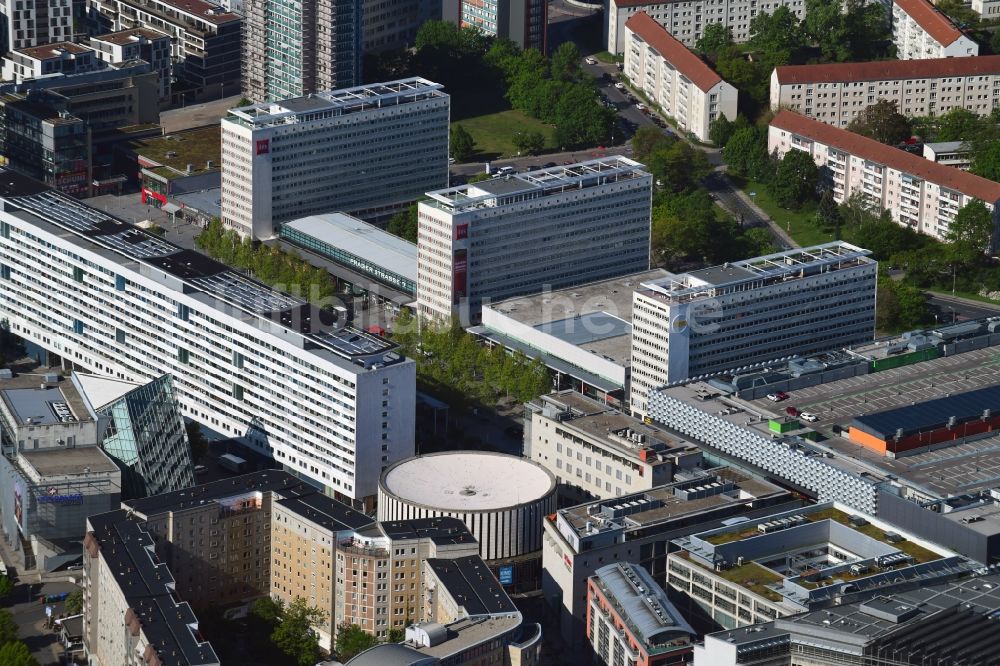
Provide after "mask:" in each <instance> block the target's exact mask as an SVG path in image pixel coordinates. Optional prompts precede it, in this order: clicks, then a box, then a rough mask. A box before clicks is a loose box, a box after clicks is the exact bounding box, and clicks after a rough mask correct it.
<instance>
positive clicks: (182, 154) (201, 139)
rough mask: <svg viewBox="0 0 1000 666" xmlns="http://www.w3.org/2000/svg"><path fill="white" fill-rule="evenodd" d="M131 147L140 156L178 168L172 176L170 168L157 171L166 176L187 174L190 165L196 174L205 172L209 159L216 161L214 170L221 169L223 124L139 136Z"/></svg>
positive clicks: (175, 176)
mask: <svg viewBox="0 0 1000 666" xmlns="http://www.w3.org/2000/svg"><path fill="white" fill-rule="evenodd" d="M129 147H130V148H131V149H132V150H133V151H135V154H136V155H141V156H142V157H144V158H146V159H148V160H152V161H154V162H158V163H159V164H162V165H164V166H167V167H171V168H172V169H174V170H176V171H174V172H173V173H172V175H171V172H170V171H169V170H167V169H160V170H157V171H156V173H158V174H160V175H162V176H164V177H166V178H171V177H172V178H177V177H180V176H182V175H185V172H186V171H187V165H188V164H190V165H191V173H192V174H197V173H204V172H205V171H209V168H208V162H209V161H211V162H212V165H213V166H212V169H218V168H219V167H220V165H221V163H222V127H221V126H220V125H211V126H209V127H199V128H197V129H193V130H187V131H184V132H175V133H173V134H168V135H165V136H158V137H153V138H149V139H137V140H135V141H132V142H130V143H129Z"/></svg>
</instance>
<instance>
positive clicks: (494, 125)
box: [453, 109, 556, 161]
mask: <svg viewBox="0 0 1000 666" xmlns="http://www.w3.org/2000/svg"><path fill="white" fill-rule="evenodd" d="M453 124H459V125H461V126H462V127H464V128H465V129H466V131H467V132H468V133H469V134H471V135H472V139H473V141H475V150H476V153H475V156H474V159H478V160H482V161H487V160H495V159H497V158H499V157H515V156H516V155H517V148H515V147H514V134H515V133H516V132H527V131H537V132H541V133H542V136H544V137H545V150H546V151H551V150H554V149H555V148H556V144H555V138H554V134H555V129H554V128H553V127H552V126H551V125H546V124H545V123H543V122H541V121H540V120H535V119H534V118H530V117H528V116H526V115H525V114H523V113H522V112H520V111H517V110H516V109H507V110H505V111H496V112H493V113H486V114H483V115H479V116H473V117H470V118H465V119H464V120H461V121H458V122H457V123H453Z"/></svg>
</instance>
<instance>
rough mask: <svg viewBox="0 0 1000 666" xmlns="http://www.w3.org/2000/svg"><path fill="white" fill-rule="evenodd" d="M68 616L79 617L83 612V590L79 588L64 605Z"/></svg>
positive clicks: (71, 593) (70, 594)
mask: <svg viewBox="0 0 1000 666" xmlns="http://www.w3.org/2000/svg"><path fill="white" fill-rule="evenodd" d="M63 608H64V609H65V610H66V614H67V615H79V614H80V613H82V612H83V590H81V589H80V588H77V589H75V590H73V591H72V592H70V593H69V596H68V597H66V602H65V603H64V604H63Z"/></svg>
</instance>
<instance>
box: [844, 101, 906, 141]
mask: <svg viewBox="0 0 1000 666" xmlns="http://www.w3.org/2000/svg"><path fill="white" fill-rule="evenodd" d="M847 129H848V130H850V131H851V132H855V133H857V134H860V135H862V136H867V137H868V138H870V139H875V140H876V141H878V142H880V143H884V144H887V145H890V146H895V145H897V144H899V143H901V142H903V141H906V140H907V139H909V138H910V136H911V134H912V133H913V129H912V127H911V125H910V121H909V120H908V119H907V118H906V116H904V115H903V114H901V113H900V112H899V107H898V106H897V104H896V102H890V101H889V100H887V99H880V100H878V101H877V102H875V103H874V104H872V105H870V106H868V107H867V108H866V109H865V110H864V111H862V112H861V113H859V114H858V115H857V116H855V117H854V120H852V121H851V124H850V125H848V126H847Z"/></svg>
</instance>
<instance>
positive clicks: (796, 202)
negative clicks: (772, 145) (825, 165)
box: [768, 150, 819, 210]
mask: <svg viewBox="0 0 1000 666" xmlns="http://www.w3.org/2000/svg"><path fill="white" fill-rule="evenodd" d="M818 183H819V170H818V169H817V168H816V163H815V162H814V161H813V159H812V157H811V156H810V155H809V154H808V153H806V152H805V151H802V150H789V151H788V152H787V153H785V156H784V157H782V158H781V161H780V162H778V168H777V170H776V171H775V173H774V178H772V179H771V181H770V182H769V183H768V187H769V189H770V192H771V196H773V197H774V200H775V201H776V202H777V204H778V205H779V206H781V207H782V208H788V209H792V210H797V209H798V208H801V207H802V204H803V203H805V202H806V201H812V200H814V199H815V198H816V185H817V184H818Z"/></svg>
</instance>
